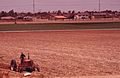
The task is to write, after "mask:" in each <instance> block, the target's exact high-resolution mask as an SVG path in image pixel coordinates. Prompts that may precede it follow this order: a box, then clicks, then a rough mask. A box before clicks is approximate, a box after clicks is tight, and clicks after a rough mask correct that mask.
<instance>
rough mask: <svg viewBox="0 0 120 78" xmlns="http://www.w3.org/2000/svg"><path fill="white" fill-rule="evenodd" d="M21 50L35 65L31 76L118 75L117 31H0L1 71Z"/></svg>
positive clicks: (119, 49) (119, 42)
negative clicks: (37, 69)
mask: <svg viewBox="0 0 120 78" xmlns="http://www.w3.org/2000/svg"><path fill="white" fill-rule="evenodd" d="M21 52H23V53H24V54H25V55H26V57H27V54H28V53H30V58H31V59H33V61H34V62H35V63H37V64H38V65H39V67H40V72H39V73H38V72H33V74H34V75H35V74H43V75H44V76H45V77H71V76H93V75H96V76H97V75H120V30H78V31H40V32H39V31H37V32H0V69H1V70H3V69H4V70H6V71H7V70H9V68H8V67H7V66H9V64H10V61H11V59H16V60H17V61H18V62H19V57H20V54H21ZM10 72H11V71H10Z"/></svg>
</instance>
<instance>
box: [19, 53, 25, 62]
mask: <svg viewBox="0 0 120 78" xmlns="http://www.w3.org/2000/svg"><path fill="white" fill-rule="evenodd" d="M24 58H25V55H24V54H23V52H22V53H21V55H20V59H21V64H22V63H23V61H24Z"/></svg>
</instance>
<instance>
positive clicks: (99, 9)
mask: <svg viewBox="0 0 120 78" xmlns="http://www.w3.org/2000/svg"><path fill="white" fill-rule="evenodd" d="M100 9H101V1H100V0H99V12H100Z"/></svg>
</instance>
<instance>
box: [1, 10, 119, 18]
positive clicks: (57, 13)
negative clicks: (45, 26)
mask: <svg viewBox="0 0 120 78" xmlns="http://www.w3.org/2000/svg"><path fill="white" fill-rule="evenodd" d="M77 13H80V11H78V12H75V11H74V10H73V11H68V12H63V11H61V10H58V11H52V12H50V11H48V12H37V13H35V14H33V13H31V12H27V13H23V12H21V13H18V12H15V11H14V10H10V11H8V12H5V11H1V12H0V17H4V16H12V17H16V16H19V15H21V14H23V15H26V16H33V15H36V16H37V15H39V14H44V15H45V14H56V15H63V14H77ZM85 13H90V14H92V13H98V12H97V11H85ZM100 13H110V14H118V13H119V14H120V12H118V11H111V10H105V11H101V12H100Z"/></svg>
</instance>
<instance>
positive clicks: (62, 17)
mask: <svg viewBox="0 0 120 78" xmlns="http://www.w3.org/2000/svg"><path fill="white" fill-rule="evenodd" d="M55 18H59V19H65V18H67V17H65V16H55Z"/></svg>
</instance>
